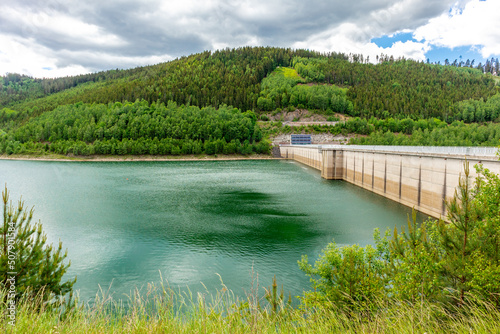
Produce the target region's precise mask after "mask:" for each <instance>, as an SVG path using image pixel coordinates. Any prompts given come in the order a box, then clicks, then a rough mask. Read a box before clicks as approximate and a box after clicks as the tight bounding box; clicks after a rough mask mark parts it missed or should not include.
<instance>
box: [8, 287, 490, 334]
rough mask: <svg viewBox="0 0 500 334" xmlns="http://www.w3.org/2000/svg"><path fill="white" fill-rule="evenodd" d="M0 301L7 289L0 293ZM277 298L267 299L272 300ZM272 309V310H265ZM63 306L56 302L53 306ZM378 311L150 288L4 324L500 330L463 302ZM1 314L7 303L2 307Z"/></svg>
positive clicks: (480, 309) (34, 311)
mask: <svg viewBox="0 0 500 334" xmlns="http://www.w3.org/2000/svg"><path fill="white" fill-rule="evenodd" d="M0 297H1V300H2V301H5V291H0ZM275 302H276V301H273V303H275ZM271 305H272V306H271ZM59 306H61V305H59ZM373 306H374V307H372V309H376V310H377V311H370V312H360V311H352V309H351V310H349V309H342V308H339V307H335V306H332V305H328V307H326V305H321V304H319V306H318V305H315V306H309V305H305V304H301V305H300V307H298V308H292V307H290V306H289V304H287V303H284V302H283V299H279V303H278V305H277V306H276V305H275V304H272V303H271V304H270V302H269V303H268V302H267V301H266V299H265V298H264V297H259V294H258V287H257V288H255V287H252V289H251V290H250V292H249V293H248V295H247V296H246V298H244V299H238V298H237V297H235V295H234V294H233V293H232V292H231V291H230V290H228V289H227V288H226V287H225V286H224V285H223V287H222V289H220V290H219V291H217V292H216V293H215V294H209V293H205V294H201V293H199V294H197V295H196V296H193V295H192V294H191V293H190V292H189V291H188V292H180V291H174V290H173V289H170V288H168V287H165V286H164V284H159V285H157V286H155V285H152V284H149V285H148V286H147V288H146V290H145V291H142V292H141V291H138V290H137V291H135V292H134V293H133V294H131V295H130V296H129V299H128V300H127V301H126V302H121V301H116V300H114V299H113V298H112V297H110V296H109V295H108V294H107V293H105V292H101V293H100V294H99V295H97V296H96V299H95V301H94V302H93V303H92V305H86V306H85V307H82V306H79V307H73V308H72V309H70V310H68V312H66V313H64V314H63V313H62V310H64V306H62V307H49V306H46V305H42V304H40V300H37V299H31V300H25V299H24V300H23V299H21V300H20V301H19V302H18V303H17V314H16V324H15V325H14V326H11V325H9V324H8V319H6V318H5V317H4V318H3V319H2V322H1V328H0V331H1V332H3V333H231V334H233V333H398V334H401V333H500V311H499V310H498V309H497V308H495V307H494V306H493V305H490V304H487V303H484V302H481V301H478V300H469V302H468V303H466V304H465V305H464V306H462V307H460V308H453V307H451V308H450V306H449V305H448V306H445V305H441V304H438V303H429V302H425V301H422V302H420V303H417V304H410V303H404V302H400V301H387V300H382V301H379V302H377V303H376V305H373ZM0 309H1V310H2V313H4V314H5V312H6V304H5V302H2V304H1V305H0Z"/></svg>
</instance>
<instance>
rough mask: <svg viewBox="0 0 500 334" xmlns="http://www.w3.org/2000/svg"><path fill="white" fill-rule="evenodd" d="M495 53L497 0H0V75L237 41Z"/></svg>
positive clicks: (438, 54)
mask: <svg viewBox="0 0 500 334" xmlns="http://www.w3.org/2000/svg"><path fill="white" fill-rule="evenodd" d="M246 45H250V46H279V47H292V48H307V49H312V50H317V51H337V52H347V53H349V52H352V53H362V54H364V55H365V56H370V58H371V59H372V60H373V59H375V56H376V55H379V54H381V53H384V54H392V55H395V56H405V57H407V58H413V59H417V60H426V59H427V58H430V60H431V61H436V62H437V61H441V63H443V62H444V59H445V58H448V59H449V60H450V61H453V60H454V59H459V60H460V56H462V59H463V60H464V61H465V60H466V59H470V60H472V59H475V60H476V64H477V63H479V62H480V61H481V62H483V63H484V60H485V59H486V58H491V57H495V58H497V57H500V0H486V1H484V0H459V1H457V0H355V1H346V0H176V1H172V0H84V1H82V0H15V1H12V0H0V75H2V74H5V73H7V72H16V73H23V74H27V75H31V76H34V77H57V76H66V75H74V74H81V73H89V72H96V71H100V70H107V69H115V68H131V67H136V66H141V65H148V64H156V63H159V62H163V61H168V60H171V59H175V58H176V57H180V56H183V55H189V54H192V53H198V52H202V51H204V50H216V49H220V48H226V47H230V48H232V47H238V46H246Z"/></svg>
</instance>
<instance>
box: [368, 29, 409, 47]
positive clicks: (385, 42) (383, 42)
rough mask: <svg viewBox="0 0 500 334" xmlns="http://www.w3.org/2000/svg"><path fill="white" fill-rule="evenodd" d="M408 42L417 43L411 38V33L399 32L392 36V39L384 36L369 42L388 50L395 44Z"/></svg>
mask: <svg viewBox="0 0 500 334" xmlns="http://www.w3.org/2000/svg"><path fill="white" fill-rule="evenodd" d="M408 41H413V42H417V40H416V39H414V38H413V33H411V32H401V33H399V34H394V35H392V37H389V36H388V35H384V36H382V37H378V38H372V39H371V41H370V42H372V43H375V44H376V45H377V46H379V47H381V48H390V47H391V46H392V45H393V44H394V43H396V42H403V43H404V42H408Z"/></svg>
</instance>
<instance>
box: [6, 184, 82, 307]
mask: <svg viewBox="0 0 500 334" xmlns="http://www.w3.org/2000/svg"><path fill="white" fill-rule="evenodd" d="M2 200H3V224H2V225H1V226H0V247H1V252H0V288H1V289H6V290H7V291H9V294H11V292H12V291H14V289H15V300H19V299H20V298H24V299H28V300H29V299H33V298H35V297H37V298H40V299H41V301H42V302H50V301H53V300H54V298H58V297H64V296H65V295H66V294H68V293H70V297H71V292H72V288H73V285H74V284H75V282H76V278H75V279H73V280H68V281H66V282H62V279H63V275H64V274H65V273H66V271H67V269H68V267H69V266H70V263H68V264H65V263H64V260H65V258H66V256H67V250H66V252H64V253H63V252H62V242H59V245H58V246H57V247H54V246H53V245H52V244H51V245H47V236H46V235H45V233H43V231H42V225H41V223H40V222H38V223H35V224H33V223H32V218H33V212H34V210H33V208H32V209H30V210H27V209H26V207H25V203H24V202H23V201H22V200H19V202H18V204H17V207H15V206H14V205H13V204H12V202H11V201H9V192H8V191H7V186H6V187H5V190H4V191H3V192H2ZM12 297H13V294H11V296H10V297H9V299H11V298H12ZM40 299H38V300H40Z"/></svg>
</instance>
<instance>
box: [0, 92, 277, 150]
mask: <svg viewBox="0 0 500 334" xmlns="http://www.w3.org/2000/svg"><path fill="white" fill-rule="evenodd" d="M256 121H257V117H256V115H255V114H254V113H253V112H251V111H248V112H245V113H242V112H241V111H240V110H239V109H236V108H233V107H228V106H221V107H220V108H218V109H215V108H213V107H206V108H198V107H195V106H184V105H182V106H178V105H177V104H176V103H175V102H169V103H168V104H167V105H165V104H164V103H162V102H158V103H152V104H149V103H148V102H147V101H136V102H135V103H124V104H122V103H120V102H116V103H110V104H108V105H105V104H84V103H82V102H79V103H76V104H72V105H66V106H61V107H58V108H56V109H55V110H53V111H50V112H46V113H44V114H42V115H40V116H38V117H35V118H32V119H30V121H29V122H27V123H26V124H24V125H22V126H20V127H18V128H16V129H13V130H11V131H9V132H8V133H4V134H3V135H2V136H1V139H0V151H1V153H6V154H13V153H15V154H22V153H36V152H38V153H40V152H54V153H59V154H75V155H91V154H112V155H124V154H153V155H155V154H160V155H168V154H173V155H176V154H202V153H204V154H218V153H222V154H235V153H240V154H251V153H254V152H256V153H269V150H270V145H269V142H267V141H266V140H263V137H262V131H261V130H260V128H259V126H258V125H257V124H256Z"/></svg>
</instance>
